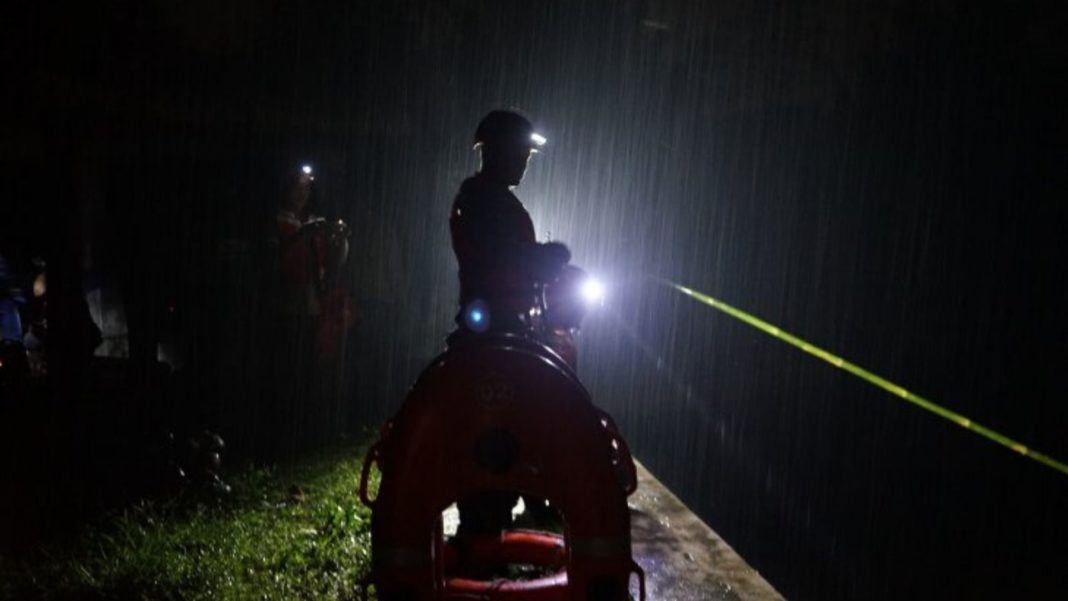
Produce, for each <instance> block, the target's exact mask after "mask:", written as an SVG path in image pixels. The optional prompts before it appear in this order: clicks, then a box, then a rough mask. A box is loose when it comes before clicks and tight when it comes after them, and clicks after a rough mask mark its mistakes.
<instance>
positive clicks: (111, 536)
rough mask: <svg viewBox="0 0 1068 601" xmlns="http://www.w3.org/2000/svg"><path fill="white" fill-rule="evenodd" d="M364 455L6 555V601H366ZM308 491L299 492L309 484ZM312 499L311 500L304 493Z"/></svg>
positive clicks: (263, 477)
mask: <svg viewBox="0 0 1068 601" xmlns="http://www.w3.org/2000/svg"><path fill="white" fill-rule="evenodd" d="M361 462H362V454H361V453H360V452H358V451H356V450H348V451H338V452H333V453H329V454H324V455H321V456H319V457H316V458H314V459H307V460H304V461H301V462H298V463H295V464H293V465H289V466H281V467H278V468H273V469H264V468H252V469H248V470H246V471H244V472H242V473H240V474H237V475H234V476H232V477H230V478H229V479H228V481H229V483H230V484H231V486H232V487H233V492H232V493H231V494H230V495H228V496H227V497H225V498H223V499H221V500H217V499H211V498H208V497H205V496H203V495H200V496H198V495H193V494H185V495H182V496H180V497H178V498H175V499H170V500H162V501H155V502H149V501H142V502H139V503H137V504H135V505H133V506H130V507H127V508H125V509H124V510H122V511H121V512H118V513H115V514H113V515H110V516H108V517H106V518H104V519H102V520H100V521H98V522H97V523H94V524H92V525H90V526H88V527H87V528H86V530H85V531H84V532H83V533H82V535H81V536H80V537H79V538H78V540H77V541H76V542H75V543H73V544H70V545H67V546H65V547H63V548H45V549H39V550H38V551H36V552H35V553H33V554H32V556H31V557H28V558H25V559H22V560H21V561H19V562H15V561H13V560H12V558H10V557H9V558H4V557H2V556H0V598H11V599H24V598H28V599H64V600H66V599H182V600H186V599H188V600H197V599H323V600H326V599H330V600H334V599H366V598H369V597H373V594H371V593H368V591H367V590H366V588H367V587H366V577H367V574H368V571H369V566H370V540H371V537H370V510H368V509H367V508H366V507H364V506H363V505H362V504H360V502H359V500H358V498H357V487H358V485H359V470H360V466H361ZM297 487H299V490H298V488H297ZM301 493H302V494H301Z"/></svg>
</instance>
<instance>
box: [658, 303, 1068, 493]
mask: <svg viewBox="0 0 1068 601" xmlns="http://www.w3.org/2000/svg"><path fill="white" fill-rule="evenodd" d="M665 283H666V284H667V285H668V286H671V287H672V288H674V289H676V290H678V291H679V292H681V293H683V294H685V295H687V296H689V297H690V298H692V299H694V300H696V301H698V302H700V303H703V304H705V305H708V306H709V307H712V308H713V309H716V310H718V311H721V312H723V313H726V314H727V315H730V316H731V317H733V318H735V319H737V320H738V321H741V322H744V323H746V324H748V325H750V326H753V327H754V328H756V329H758V330H760V331H761V332H764V333H765V334H768V335H771V336H774V337H775V338H778V339H779V340H782V341H783V342H785V343H787V344H789V345H791V346H794V347H797V348H799V349H801V350H802V351H805V352H806V353H808V354H810V355H813V356H815V357H819V358H820V359H823V360H824V361H826V362H827V363H830V364H831V365H833V366H835V367H837V368H839V369H841V370H844V371H847V372H849V373H851V374H853V375H854V376H857V377H858V378H860V379H862V380H865V381H867V382H868V383H870V384H873V385H875V386H878V387H879V388H882V389H883V390H885V391H887V392H889V393H890V394H893V395H894V396H897V397H900V398H901V399H903V400H905V401H907V402H909V403H912V404H913V405H916V406H917V407H920V408H921V409H925V410H927V411H929V412H931V413H933V414H935V415H937V416H939V417H941V418H943V419H946V420H948V421H951V422H953V423H955V424H957V425H958V426H960V427H962V428H964V429H965V430H970V431H972V432H975V433H976V434H978V435H979V436H982V437H984V438H986V439H988V440H991V441H993V442H996V443H997V444H999V445H1001V446H1003V447H1005V448H1007V449H1010V450H1012V451H1015V452H1017V453H1019V454H1020V455H1023V456H1024V457H1027V458H1028V459H1031V460H1034V461H1037V462H1038V463H1041V464H1042V465H1045V466H1046V467H1050V468H1053V469H1055V470H1057V471H1059V472H1061V473H1062V474H1066V475H1068V465H1065V464H1064V463H1061V462H1060V461H1057V460H1056V459H1054V458H1052V457H1049V456H1048V455H1044V454H1042V453H1039V452H1038V451H1035V450H1034V449H1031V448H1028V447H1027V446H1026V445H1024V444H1022V443H1020V442H1017V441H1015V440H1013V439H1011V438H1009V437H1008V436H1005V435H1004V434H1001V433H999V432H996V431H994V430H991V429H990V428H987V427H986V426H983V425H981V424H977V423H975V422H974V421H972V420H971V419H969V418H967V417H965V416H963V415H961V414H959V413H956V412H955V411H951V410H949V409H946V408H945V407H942V406H941V405H938V404H937V403H935V402H933V401H930V400H928V399H925V398H923V397H922V396H920V395H918V394H915V393H913V392H909V391H908V390H906V389H904V388H902V387H901V386H898V385H897V384H894V383H893V382H891V381H890V380H887V379H885V378H883V377H881V376H878V375H876V374H874V373H872V372H870V371H868V370H866V369H864V368H863V367H860V366H859V365H856V364H854V363H850V362H849V361H846V360H845V359H842V358H841V357H839V356H837V355H834V354H832V353H829V352H827V351H825V350H823V349H822V348H820V347H818V346H815V345H813V344H809V343H808V342H805V341H804V340H802V339H800V338H798V337H797V336H794V335H793V334H790V333H788V332H784V331H782V330H780V329H779V328H777V327H775V326H773V325H771V324H770V323H768V322H766V321H764V320H762V319H760V318H759V317H756V316H754V315H750V314H749V313H746V312H745V311H742V310H741V309H738V308H735V307H732V306H731V305H728V304H727V303H725V302H723V301H721V300H717V299H715V298H712V297H711V296H708V295H707V294H702V293H700V292H697V291H696V290H692V289H690V288H687V287H685V286H680V285H678V284H675V283H673V282H665Z"/></svg>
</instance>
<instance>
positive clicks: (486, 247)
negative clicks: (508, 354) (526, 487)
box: [448, 110, 571, 577]
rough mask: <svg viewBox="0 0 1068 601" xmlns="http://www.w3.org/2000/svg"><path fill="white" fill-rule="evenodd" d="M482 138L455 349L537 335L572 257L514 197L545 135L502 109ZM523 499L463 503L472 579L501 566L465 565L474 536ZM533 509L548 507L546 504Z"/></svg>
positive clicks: (461, 225) (467, 211) (466, 226)
mask: <svg viewBox="0 0 1068 601" xmlns="http://www.w3.org/2000/svg"><path fill="white" fill-rule="evenodd" d="M474 141H475V148H477V149H478V150H479V152H480V155H481V167H480V169H479V170H478V172H477V173H476V174H475V175H474V176H472V177H469V178H468V179H466V180H465V181H464V182H463V184H462V185H461V186H460V191H459V193H458V194H457V195H456V199H455V201H454V202H453V205H452V211H451V213H450V215H449V230H450V233H451V234H452V247H453V251H454V252H455V253H456V260H457V262H458V263H459V267H460V273H459V275H460V310H459V312H458V313H457V315H456V325H457V329H456V331H454V332H453V333H452V334H451V335H450V336H449V339H448V343H449V345H450V346H452V345H454V344H456V343H457V342H460V341H462V340H464V339H467V338H470V337H471V336H474V335H477V334H478V333H482V332H487V331H489V332H510V333H519V334H528V333H531V323H530V311H531V309H532V308H533V307H535V306H537V304H538V303H537V300H538V294H539V290H540V287H541V286H543V285H545V284H548V283H550V282H552V281H554V280H555V279H556V277H557V276H558V275H559V274H560V273H561V270H562V269H563V267H564V266H565V265H566V264H567V262H568V261H569V260H570V259H571V253H570V251H569V250H568V249H567V247H566V246H564V245H563V244H560V243H557V242H548V243H539V242H538V241H537V239H536V237H535V234H534V224H533V222H532V221H531V219H530V215H529V214H528V213H527V211H526V209H525V208H523V204H522V203H521V202H520V201H519V199H518V198H516V196H515V194H514V193H513V192H512V189H513V188H514V187H516V186H518V185H519V183H520V182H521V181H522V179H523V175H524V174H525V173H526V169H527V162H528V161H529V160H530V156H531V154H533V153H534V152H536V149H537V148H538V147H539V146H541V144H543V143H544V141H545V140H544V138H542V137H541V136H539V135H537V134H536V133H535V131H534V126H533V125H532V124H531V123H530V121H529V120H527V118H526V117H524V116H523V115H520V114H519V113H516V112H513V111H500V110H498V111H493V112H491V113H489V114H488V115H486V116H485V117H484V118H483V119H482V121H481V122H480V123H479V124H478V128H477V129H476V131H475V139H474ZM518 498H519V495H518V494H516V493H514V492H507V491H500V492H492V493H485V494H482V495H479V496H477V497H474V498H470V499H462V500H459V501H458V503H457V507H458V509H459V512H460V525H459V528H458V530H457V535H456V539H455V540H454V546H455V547H456V548H457V550H458V551H459V552H460V555H461V565H463V568H462V570H463V571H464V572H466V575H467V576H473V577H488V576H491V575H492V573H493V570H494V567H493V566H478V565H470V564H469V563H468V562H465V561H464V558H465V555H466V552H465V550H466V548H467V546H468V545H469V544H470V541H472V540H473V539H474V538H476V537H482V536H491V537H495V536H499V535H500V533H501V531H502V530H503V529H505V528H508V527H509V526H510V525H511V524H512V513H511V512H512V507H513V506H514V505H515V504H516V501H517V500H518ZM526 504H527V506H528V508H531V509H534V508H542V507H544V501H543V500H541V499H538V500H534V499H528V500H527V502H526Z"/></svg>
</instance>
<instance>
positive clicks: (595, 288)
mask: <svg viewBox="0 0 1068 601" xmlns="http://www.w3.org/2000/svg"><path fill="white" fill-rule="evenodd" d="M581 292H582V298H584V299H586V302H588V303H600V302H601V301H603V300H604V284H602V283H601V282H599V281H598V280H596V279H594V278H589V279H588V280H586V281H585V282H583V283H582V288H581Z"/></svg>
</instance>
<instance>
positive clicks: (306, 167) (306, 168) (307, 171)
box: [300, 165, 312, 175]
mask: <svg viewBox="0 0 1068 601" xmlns="http://www.w3.org/2000/svg"><path fill="white" fill-rule="evenodd" d="M300 171H301V173H303V174H304V175H311V171H312V170H311V165H302V166H301V168H300Z"/></svg>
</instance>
